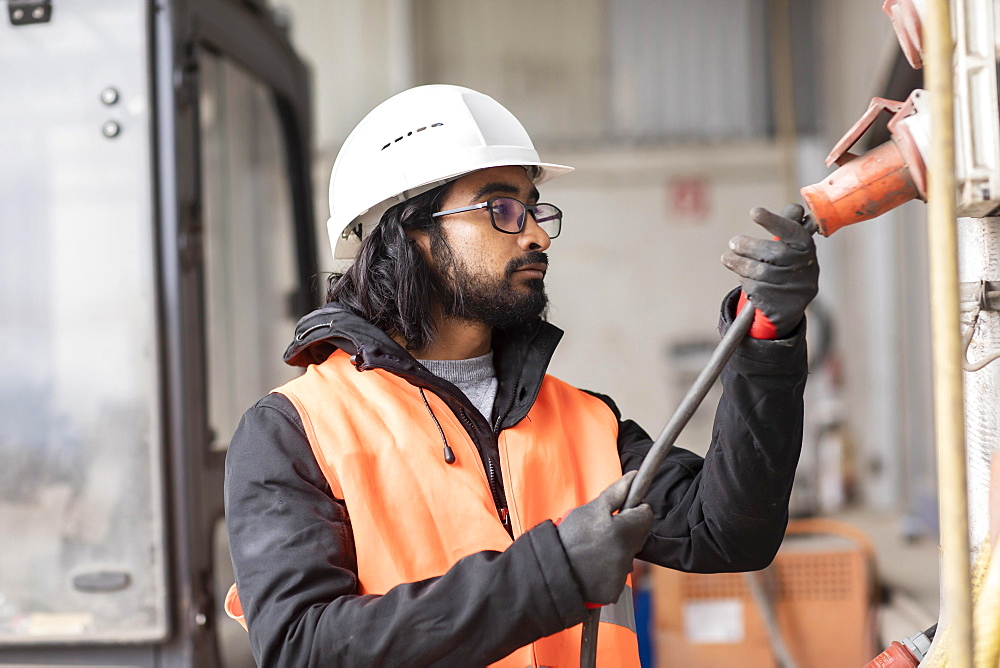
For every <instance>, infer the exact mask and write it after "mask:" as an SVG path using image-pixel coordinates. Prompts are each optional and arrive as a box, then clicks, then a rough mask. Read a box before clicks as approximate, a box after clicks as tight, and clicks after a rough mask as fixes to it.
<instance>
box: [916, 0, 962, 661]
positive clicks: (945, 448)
mask: <svg viewBox="0 0 1000 668" xmlns="http://www.w3.org/2000/svg"><path fill="white" fill-rule="evenodd" d="M923 23H924V26H923V27H924V30H925V31H926V32H925V38H926V55H927V62H926V69H927V79H926V81H927V87H928V89H929V91H930V94H931V119H932V130H931V152H930V158H931V163H930V169H929V170H928V193H927V202H928V207H929V208H928V241H929V245H930V278H931V295H930V296H931V312H932V316H933V317H932V319H931V323H932V324H931V332H932V336H933V341H932V348H933V365H934V419H935V427H936V428H935V431H936V436H937V458H938V497H939V500H938V503H939V508H940V510H939V512H940V525H941V566H942V571H943V573H942V575H943V578H942V579H943V595H944V600H943V601H942V605H943V608H944V612H945V615H946V622H945V626H946V631H947V637H948V658H947V660H948V666H949V668H971V667H972V587H971V582H970V574H969V515H968V513H969V511H968V498H967V489H966V471H965V409H964V396H963V392H962V367H961V342H960V338H959V331H960V330H959V326H960V318H959V304H958V239H957V237H958V235H957V230H956V209H955V118H954V114H955V110H954V86H953V84H954V82H953V75H952V51H953V50H954V46H953V42H952V35H951V13H950V8H949V2H948V0H928V2H927V16H926V20H925V21H924V22H923Z"/></svg>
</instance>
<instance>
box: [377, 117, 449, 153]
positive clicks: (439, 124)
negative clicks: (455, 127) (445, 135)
mask: <svg viewBox="0 0 1000 668" xmlns="http://www.w3.org/2000/svg"><path fill="white" fill-rule="evenodd" d="M442 125H444V123H432V124H431V127H432V128H439V127H441V126H442ZM426 129H427V126H426V125H424V126H422V127H419V128H417V129H416V130H410V131H409V132H407V133H406V136H407V137H409V136H412V135H413V133H414V132H423V131H424V130H426ZM401 139H403V137H396V138H395V139H393V140H392V141H391V142H389V143H387V144H386V145H385V146H383V147H382V150H383V151H384V150H385V149H387V148H389V147H390V146H392V145H393V144H395V143H396V142H398V141H399V140H401Z"/></svg>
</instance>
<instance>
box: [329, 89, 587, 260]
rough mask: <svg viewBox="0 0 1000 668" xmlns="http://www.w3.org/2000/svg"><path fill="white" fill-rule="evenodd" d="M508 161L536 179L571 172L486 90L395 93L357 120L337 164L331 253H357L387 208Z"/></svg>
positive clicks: (336, 255) (349, 256) (341, 256)
mask: <svg viewBox="0 0 1000 668" xmlns="http://www.w3.org/2000/svg"><path fill="white" fill-rule="evenodd" d="M506 165H524V166H529V165H534V166H536V167H538V168H539V170H538V174H537V176H536V177H535V183H536V184H538V183H543V182H544V181H548V180H549V179H552V178H555V177H556V176H559V175H561V174H565V173H567V172H571V171H573V168H572V167H566V166H564V165H553V164H549V163H546V162H541V160H539V158H538V152H537V151H535V147H534V145H532V143H531V139H530V138H529V137H528V133H527V132H525V130H524V127H523V126H522V125H521V123H520V122H518V120H517V119H516V118H514V115H513V114H511V113H510V112H509V111H507V110H506V109H505V108H504V107H503V106H502V105H501V104H500V103H499V102H497V101H496V100H494V99H493V98H491V97H489V96H488V95H483V94H482V93H478V92H476V91H474V90H471V89H469V88H462V87H461V86H449V85H441V84H438V85H432V86H418V87H416V88H411V89H409V90H405V91H403V92H402V93H399V94H398V95H394V96H393V97H391V98H389V99H388V100H386V101H385V102H383V103H382V104H380V105H379V106H377V107H375V108H374V109H373V110H372V111H371V112H370V113H369V114H368V115H367V116H365V117H364V119H362V121H361V122H360V123H358V126H357V127H356V128H354V130H353V131H352V132H351V134H350V135H349V136H348V137H347V141H345V142H344V145H343V147H341V149H340V153H339V154H338V155H337V160H336V162H334V163H333V172H332V173H331V174H330V220H329V221H327V230H328V232H329V234H330V246H331V248H332V249H333V257H334V258H335V259H337V260H351V259H353V258H354V257H355V255H356V254H357V252H358V249H359V248H360V246H361V240H362V239H363V238H364V237H367V236H368V235H369V234H371V231H372V230H373V229H374V228H375V226H376V225H377V224H378V222H379V220H380V219H381V218H382V214H384V213H385V212H386V211H387V210H388V209H389V208H390V207H392V206H394V205H396V204H398V203H400V202H403V201H406V200H407V199H409V198H411V197H415V196H417V195H419V194H421V193H423V192H426V191H428V190H430V189H432V188H434V187H436V186H438V185H441V184H443V183H447V182H448V181H450V180H452V179H455V178H458V177H460V176H462V175H464V174H468V173H470V172H474V171H476V170H479V169H486V168H488V167H502V166H506Z"/></svg>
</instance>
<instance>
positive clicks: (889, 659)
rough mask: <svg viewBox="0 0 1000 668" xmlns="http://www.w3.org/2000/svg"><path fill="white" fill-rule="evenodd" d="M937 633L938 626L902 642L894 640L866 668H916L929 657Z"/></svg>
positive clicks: (908, 637)
mask: <svg viewBox="0 0 1000 668" xmlns="http://www.w3.org/2000/svg"><path fill="white" fill-rule="evenodd" d="M936 632H937V624H935V625H934V626H932V627H930V628H929V629H927V630H926V631H923V632H922V633H914V634H913V635H912V636H907V637H906V638H903V640H902V642H900V641H899V640H893V641H892V644H891V645H889V647H887V648H886V650H885V651H884V652H882V653H881V654H879V655H878V656H876V657H875V658H874V659H872V660H871V661H869V662H868V663H866V664H865V668H900V667H902V668H916V666H919V665H920V662H921V661H923V659H924V657H925V656H927V650H928V649H929V648H930V646H931V640H933V639H934V634H935V633H936Z"/></svg>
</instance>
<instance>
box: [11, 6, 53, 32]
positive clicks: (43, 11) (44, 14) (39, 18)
mask: <svg viewBox="0 0 1000 668" xmlns="http://www.w3.org/2000/svg"><path fill="white" fill-rule="evenodd" d="M7 14H8V15H9V17H10V23H11V25H15V26H24V25H30V24H32V23H48V22H49V21H51V20H52V0H10V2H9V3H8V5H7Z"/></svg>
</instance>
